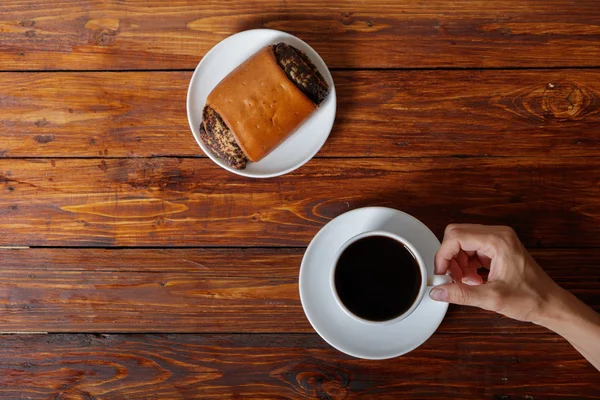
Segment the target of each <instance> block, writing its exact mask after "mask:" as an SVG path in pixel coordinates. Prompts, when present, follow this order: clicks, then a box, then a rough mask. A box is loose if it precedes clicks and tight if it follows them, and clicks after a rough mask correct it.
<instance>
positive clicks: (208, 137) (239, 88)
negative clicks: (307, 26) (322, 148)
mask: <svg viewBox="0 0 600 400" xmlns="http://www.w3.org/2000/svg"><path fill="white" fill-rule="evenodd" d="M328 93H329V86H328V85H327V83H326V82H325V79H324V78H323V76H322V75H321V74H320V73H319V71H318V70H317V68H316V67H315V66H314V65H313V64H312V62H311V61H310V59H309V58H308V57H307V56H306V55H305V54H304V53H303V52H301V51H300V50H298V49H296V48H294V47H293V46H290V45H287V44H285V43H279V44H277V45H272V46H267V47H264V48H263V49H261V50H260V51H259V52H257V53H256V54H254V55H253V56H252V57H250V58H249V59H247V60H246V61H244V62H243V63H242V64H241V65H240V66H238V67H237V68H236V69H235V70H233V71H232V72H231V73H230V74H229V75H227V76H226V77H225V78H224V79H223V80H222V81H221V82H219V84H218V85H217V86H216V87H215V88H214V89H213V91H212V92H211V93H210V94H209V95H208V99H207V101H206V106H205V108H204V110H203V112H202V120H203V125H202V126H201V127H200V137H201V139H202V140H203V141H204V143H205V144H206V145H207V146H208V147H209V148H210V149H211V151H212V152H213V153H215V154H216V155H217V156H219V157H220V158H222V159H223V160H225V161H226V162H227V163H228V164H229V165H230V166H231V167H233V168H236V169H243V168H245V167H246V164H247V162H248V161H253V162H257V161H260V160H261V159H263V158H264V157H265V156H266V155H267V154H269V153H270V152H271V151H273V150H274V149H275V148H276V147H277V146H279V145H280V144H281V143H282V142H283V141H284V140H285V139H286V138H287V137H288V136H290V135H291V134H292V133H293V132H294V131H295V130H296V129H297V128H298V127H299V126H300V125H301V124H302V123H303V122H304V121H305V120H306V118H308V117H309V116H310V114H312V113H313V112H314V111H315V110H316V108H317V106H318V105H319V104H321V102H323V100H324V99H325V98H326V97H327V94H328Z"/></svg>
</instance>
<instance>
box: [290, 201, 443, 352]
mask: <svg viewBox="0 0 600 400" xmlns="http://www.w3.org/2000/svg"><path fill="white" fill-rule="evenodd" d="M374 230H382V231H387V232H392V233H395V234H397V235H399V236H402V237H403V238H405V239H406V240H408V241H409V242H410V243H412V244H413V245H414V246H415V248H416V249H417V251H418V252H419V254H420V255H421V257H422V258H423V261H424V262H425V265H426V267H427V273H428V275H432V274H433V259H434V256H435V253H436V251H437V250H438V248H439V247H440V242H439V240H438V239H437V238H436V237H435V235H434V234H433V233H432V232H431V231H430V230H429V228H427V226H425V225H424V224H423V223H422V222H421V221H419V220H417V219H416V218H414V217H412V216H410V215H408V214H406V213H403V212H401V211H398V210H394V209H391V208H384V207H366V208H359V209H356V210H353V211H349V212H347V213H345V214H342V215H340V216H339V217H337V218H335V219H333V220H332V221H330V222H329V223H328V224H327V225H325V226H324V227H323V228H322V229H321V230H320V231H319V233H318V234H317V235H316V236H315V237H314V238H313V240H312V242H311V243H310V245H309V246H308V249H306V253H305V254H304V258H303V260H302V266H301V268H300V300H301V301H302V307H303V308H304V312H305V313H306V316H307V318H308V320H309V321H310V323H311V325H312V326H313V328H314V329H315V330H316V331H317V333H318V334H319V335H321V337H322V338H323V339H324V340H325V341H326V342H327V343H329V344H330V345H331V346H333V347H335V348H336V349H338V350H340V351H342V352H344V353H346V354H349V355H351V356H354V357H358V358H366V359H371V360H382V359H386V358H392V357H397V356H400V355H402V354H405V353H408V352H409V351H412V350H414V349H415V348H417V347H419V346H420V345H421V344H423V343H424V342H425V341H426V340H427V339H429V337H430V336H431V335H432V334H433V333H434V332H435V330H436V329H437V328H438V326H439V325H440V323H441V322H442V319H444V315H446V310H447V309H448V303H441V302H436V301H433V300H431V299H430V298H429V294H428V293H427V294H425V296H424V297H423V300H422V301H421V304H420V305H419V307H417V309H416V310H415V311H414V312H413V313H412V314H410V315H409V316H408V317H406V318H405V319H404V320H402V321H400V322H397V323H395V324H393V325H369V324H365V323H363V322H360V321H357V320H354V319H352V318H351V317H350V316H349V315H347V314H346V313H345V312H344V311H343V310H342V309H341V308H340V307H339V306H338V304H337V303H336V302H335V299H334V297H333V294H332V293H331V290H330V287H329V275H330V273H331V268H333V260H334V257H335V255H336V252H337V250H338V249H339V248H340V247H341V246H342V244H344V243H345V242H346V241H347V240H348V239H350V238H351V237H353V236H355V235H358V234H359V233H362V232H368V231H374Z"/></svg>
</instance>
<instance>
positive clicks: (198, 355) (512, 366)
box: [0, 334, 600, 400]
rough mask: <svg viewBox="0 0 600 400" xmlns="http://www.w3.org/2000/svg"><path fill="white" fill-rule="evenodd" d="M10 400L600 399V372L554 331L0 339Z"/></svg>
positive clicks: (1, 378) (0, 377)
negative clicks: (359, 344) (376, 339)
mask: <svg viewBox="0 0 600 400" xmlns="http://www.w3.org/2000/svg"><path fill="white" fill-rule="evenodd" d="M0 340H1V341H2V346H0V372H1V373H0V398H2V399H10V400H15V399H49V398H51V399H86V400H92V399H94V400H95V399H107V400H108V399H124V398H127V399H184V398H185V399H242V398H243V399H246V398H248V399H298V398H315V399H317V398H318V399H331V400H334V399H365V398H368V399H397V398H419V399H431V398H435V399H447V398H452V399H463V398H464V399H473V398H477V399H494V400H495V399H505V398H509V399H542V398H543V399H565V398H577V399H583V398H590V399H597V398H600V395H599V394H600V381H599V380H598V371H597V370H596V369H594V367H592V366H591V365H590V364H588V362H587V361H586V360H584V359H583V358H582V357H581V356H580V355H579V354H578V353H577V352H576V351H575V350H574V349H573V348H572V347H571V346H570V345H569V344H568V343H567V342H566V341H564V340H562V339H561V338H559V337H557V336H555V335H525V336H523V335H513V336H509V337H504V336H500V335H495V336H469V335H452V336H449V335H440V334H435V335H434V336H432V337H431V338H430V339H429V340H428V341H427V342H425V344H423V345H422V346H421V347H420V348H418V349H417V350H415V351H413V352H411V353H409V354H407V355H405V356H402V357H398V358H395V359H392V360H386V361H367V360H358V359H354V358H351V357H348V356H345V355H344V354H342V353H339V352H338V351H336V350H334V349H333V348H331V347H329V346H328V345H327V344H326V343H325V342H323V341H322V340H321V339H320V338H319V337H318V336H316V335H104V334H102V335H100V334H99V335H61V334H58V335H38V336H20V335H19V336H3V337H0Z"/></svg>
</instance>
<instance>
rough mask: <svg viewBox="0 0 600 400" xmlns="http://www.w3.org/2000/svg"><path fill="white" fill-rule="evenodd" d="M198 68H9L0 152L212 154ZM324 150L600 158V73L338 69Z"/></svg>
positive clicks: (3, 83) (3, 80)
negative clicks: (196, 94)
mask: <svg viewBox="0 0 600 400" xmlns="http://www.w3.org/2000/svg"><path fill="white" fill-rule="evenodd" d="M190 76H191V73H190V72H129V73H89V72H88V73H60V74H57V73H5V74H0V87H1V88H2V89H1V90H0V105H1V107H0V136H1V137H2V141H0V157H22V156H26V157H67V156H78V157H138V156H155V155H163V156H164V155H167V156H169V155H177V156H198V155H201V156H204V154H203V153H202V151H201V150H200V148H199V147H198V145H197V144H196V142H195V140H194V138H193V136H192V134H191V132H190V128H189V125H188V122H187V117H186V109H185V98H186V94H187V87H188V82H189V79H190ZM334 79H335V83H336V89H337V93H338V111H337V118H336V124H335V127H334V130H333V132H332V134H331V136H330V138H329V140H328V142H327V143H326V145H325V147H324V148H323V149H322V150H321V152H320V153H319V156H321V157H364V156H373V157H421V156H448V155H455V154H462V155H491V156H536V157H547V156H550V155H552V156H561V157H567V156H568V157H580V156H587V155H594V154H595V155H600V135H598V129H597V127H598V125H599V124H600V70H535V71H506V70H503V71H498V70H488V71H338V72H334Z"/></svg>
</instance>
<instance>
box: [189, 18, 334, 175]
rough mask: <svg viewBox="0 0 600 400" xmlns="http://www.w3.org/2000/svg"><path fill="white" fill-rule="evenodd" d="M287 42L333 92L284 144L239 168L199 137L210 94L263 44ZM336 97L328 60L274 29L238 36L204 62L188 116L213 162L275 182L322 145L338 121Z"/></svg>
mask: <svg viewBox="0 0 600 400" xmlns="http://www.w3.org/2000/svg"><path fill="white" fill-rule="evenodd" d="M279 42H284V43H287V44H290V45H292V46H294V47H296V48H298V49H300V50H302V51H303V52H305V53H306V55H307V56H308V57H309V58H310V59H311V61H312V62H313V63H314V64H315V66H316V67H317V68H318V69H319V72H321V74H323V77H324V78H325V81H326V82H327V83H328V84H329V87H330V93H329V95H328V96H327V98H326V99H325V101H323V103H321V105H320V106H319V108H318V109H317V110H316V111H315V112H314V113H313V114H312V115H311V116H310V117H309V118H308V120H307V121H305V122H304V124H302V126H300V128H298V130H296V132H295V133H294V134H292V135H291V136H290V137H289V138H288V139H287V140H286V141H285V142H283V143H282V144H281V145H280V146H279V147H277V148H276V149H275V150H273V152H271V153H270V154H269V155H268V156H267V157H265V158H263V159H262V160H260V161H259V162H257V163H252V162H251V163H248V166H247V167H246V169H243V170H236V169H233V168H231V167H230V166H229V165H228V164H227V163H226V162H225V161H223V160H222V159H220V158H218V157H216V156H215V155H213V154H212V152H211V151H210V149H208V147H206V146H205V145H204V143H203V142H202V140H201V139H200V133H199V131H198V128H199V126H200V124H201V123H202V109H203V108H204V105H205V104H206V98H207V97H208V94H209V93H210V92H211V91H212V90H213V89H214V87H215V86H217V84H218V83H219V82H220V81H221V80H222V79H223V78H225V76H226V75H227V74H229V73H230V72H231V71H232V70H234V69H235V68H236V67H237V66H238V65H240V64H241V63H242V62H244V61H245V60H246V59H248V58H249V57H250V56H251V55H253V54H254V53H256V52H257V51H259V50H260V49H261V48H263V47H264V46H267V45H269V44H276V43H279ZM335 110H336V95H335V87H334V85H333V78H332V77H331V73H330V72H329V69H328V68H327V65H325V62H323V59H321V57H320V56H319V54H317V52H316V51H314V50H313V49H312V48H311V47H310V46H309V45H308V44H306V43H304V42H303V41H302V40H300V39H298V38H297V37H295V36H293V35H290V34H289V33H285V32H280V31H275V30H271V29H255V30H250V31H244V32H240V33H237V34H235V35H233V36H230V37H228V38H227V39H225V40H223V41H221V42H219V43H218V44H217V45H216V46H215V47H213V48H212V49H211V50H210V51H209V52H208V53H207V54H206V55H205V56H204V58H203V59H202V61H200V63H199V64H198V66H197V67H196V71H194V75H192V80H191V81H190V86H189V88H188V95H187V116H188V121H189V123H190V128H191V129H192V132H193V134H194V137H195V138H196V141H197V142H198V144H199V145H200V147H201V148H202V151H204V153H206V155H207V156H208V157H210V159H211V160H213V161H214V162H215V163H217V164H218V165H220V166H221V167H223V168H225V169H226V170H228V171H230V172H233V173H234V174H238V175H242V176H248V177H251V178H270V177H274V176H279V175H283V174H287V173H288V172H291V171H293V170H295V169H296V168H299V167H301V166H302V165H304V164H305V163H306V162H308V161H309V160H310V159H311V158H313V156H314V155H315V154H317V152H318V151H319V149H320V148H321V147H322V146H323V144H324V143H325V141H326V140H327V137H328V136H329V133H330V132H331V128H332V127H333V121H334V119H335Z"/></svg>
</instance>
